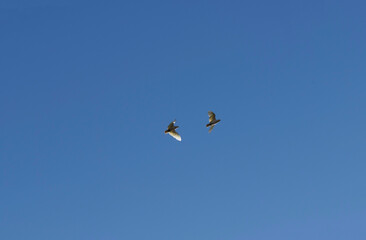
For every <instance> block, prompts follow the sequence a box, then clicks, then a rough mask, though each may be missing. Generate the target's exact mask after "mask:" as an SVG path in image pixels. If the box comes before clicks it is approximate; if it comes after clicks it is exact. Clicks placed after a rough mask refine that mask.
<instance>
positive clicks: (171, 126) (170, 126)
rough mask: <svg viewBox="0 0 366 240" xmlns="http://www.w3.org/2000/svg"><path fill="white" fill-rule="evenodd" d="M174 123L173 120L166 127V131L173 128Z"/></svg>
mask: <svg viewBox="0 0 366 240" xmlns="http://www.w3.org/2000/svg"><path fill="white" fill-rule="evenodd" d="M174 123H175V120H174V121H173V122H171V123H170V124H169V125H168V129H171V128H173V127H174Z"/></svg>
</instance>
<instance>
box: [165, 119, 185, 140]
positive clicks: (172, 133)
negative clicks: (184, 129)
mask: <svg viewBox="0 0 366 240" xmlns="http://www.w3.org/2000/svg"><path fill="white" fill-rule="evenodd" d="M175 122H176V121H175V120H174V121H173V122H171V123H170V124H169V125H168V129H167V130H165V134H169V135H170V136H172V137H173V138H175V139H177V140H178V141H182V137H181V136H180V135H179V134H178V133H177V132H176V131H175V129H177V128H179V127H178V126H174V123H175Z"/></svg>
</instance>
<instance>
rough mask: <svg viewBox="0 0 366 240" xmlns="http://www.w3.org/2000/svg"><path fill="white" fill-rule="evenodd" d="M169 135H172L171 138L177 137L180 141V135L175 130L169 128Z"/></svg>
mask: <svg viewBox="0 0 366 240" xmlns="http://www.w3.org/2000/svg"><path fill="white" fill-rule="evenodd" d="M169 135H170V136H172V137H173V138H175V139H177V140H178V141H182V138H181V136H180V135H179V134H178V133H177V132H176V131H175V130H171V131H170V132H169Z"/></svg>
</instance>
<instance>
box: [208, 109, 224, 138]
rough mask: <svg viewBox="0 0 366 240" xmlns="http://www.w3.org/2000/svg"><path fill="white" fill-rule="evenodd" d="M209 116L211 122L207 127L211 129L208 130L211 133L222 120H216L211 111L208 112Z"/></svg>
mask: <svg viewBox="0 0 366 240" xmlns="http://www.w3.org/2000/svg"><path fill="white" fill-rule="evenodd" d="M208 116H209V117H210V118H209V121H210V122H209V123H208V124H206V127H210V129H209V130H208V132H209V133H210V132H211V131H212V129H213V128H214V126H215V125H216V124H217V123H218V122H220V121H221V120H220V119H218V120H216V115H215V114H214V113H213V112H211V111H209V112H208Z"/></svg>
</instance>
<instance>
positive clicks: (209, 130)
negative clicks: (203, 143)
mask: <svg viewBox="0 0 366 240" xmlns="http://www.w3.org/2000/svg"><path fill="white" fill-rule="evenodd" d="M214 126H215V125H212V126H211V127H210V129H208V132H209V133H210V132H211V131H212V129H213V128H214Z"/></svg>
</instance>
